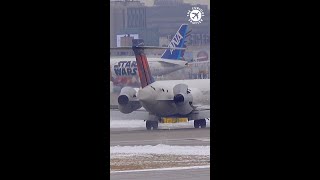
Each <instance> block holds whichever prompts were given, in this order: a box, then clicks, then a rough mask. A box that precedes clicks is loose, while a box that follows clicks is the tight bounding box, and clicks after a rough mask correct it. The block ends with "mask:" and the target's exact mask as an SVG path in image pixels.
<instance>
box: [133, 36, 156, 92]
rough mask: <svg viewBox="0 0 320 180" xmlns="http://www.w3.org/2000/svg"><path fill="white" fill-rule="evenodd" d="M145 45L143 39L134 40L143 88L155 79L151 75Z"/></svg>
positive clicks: (134, 49)
mask: <svg viewBox="0 0 320 180" xmlns="http://www.w3.org/2000/svg"><path fill="white" fill-rule="evenodd" d="M143 45H144V42H143V40H142V39H133V40H132V49H133V52H134V54H135V56H136V61H137V66H138V72H139V78H140V82H141V87H142V88H144V87H146V86H148V85H149V84H151V83H153V82H154V79H153V77H152V76H151V72H150V68H149V63H148V60H147V56H146V55H145V53H144V49H143Z"/></svg>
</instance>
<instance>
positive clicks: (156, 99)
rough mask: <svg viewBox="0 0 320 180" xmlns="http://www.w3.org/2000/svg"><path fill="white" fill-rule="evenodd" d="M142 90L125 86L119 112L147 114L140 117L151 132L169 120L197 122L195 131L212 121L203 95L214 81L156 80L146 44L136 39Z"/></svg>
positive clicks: (134, 43)
mask: <svg viewBox="0 0 320 180" xmlns="http://www.w3.org/2000/svg"><path fill="white" fill-rule="evenodd" d="M132 42H133V43H132V44H133V46H132V49H133V51H134V54H135V57H136V61H137V67H138V73H139V78H140V82H141V88H140V89H139V90H138V91H137V90H136V89H134V88H132V87H123V88H122V89H121V92H120V95H119V96H118V108H119V111H120V112H122V113H124V114H130V113H132V112H133V111H137V110H140V111H144V112H145V114H142V115H140V117H136V116H135V119H137V118H141V119H143V120H146V128H147V130H151V129H157V128H158V123H159V122H160V123H161V122H163V121H164V120H166V119H168V118H175V119H176V120H177V119H178V120H179V119H183V118H184V119H187V120H188V121H190V120H194V127H195V128H199V127H201V128H205V127H206V120H205V119H206V118H210V107H208V106H205V105H203V103H202V98H203V96H204V94H203V92H204V91H206V92H208V91H210V79H201V80H200V79H196V80H171V81H155V80H154V78H153V77H152V76H151V71H150V68H149V64H148V60H147V57H146V55H145V53H144V49H145V48H146V47H145V46H144V41H143V40H142V39H133V40H132Z"/></svg>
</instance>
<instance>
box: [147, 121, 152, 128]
mask: <svg viewBox="0 0 320 180" xmlns="http://www.w3.org/2000/svg"><path fill="white" fill-rule="evenodd" d="M151 127H152V122H151V121H147V122H146V128H147V130H151Z"/></svg>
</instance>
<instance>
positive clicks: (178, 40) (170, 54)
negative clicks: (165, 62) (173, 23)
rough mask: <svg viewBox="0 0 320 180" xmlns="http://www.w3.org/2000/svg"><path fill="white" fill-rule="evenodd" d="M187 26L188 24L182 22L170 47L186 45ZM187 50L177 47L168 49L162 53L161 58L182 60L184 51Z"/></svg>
mask: <svg viewBox="0 0 320 180" xmlns="http://www.w3.org/2000/svg"><path fill="white" fill-rule="evenodd" d="M187 28H188V24H182V25H181V26H180V28H179V30H178V31H177V33H176V34H175V35H174V36H173V38H172V40H171V41H170V43H169V46H168V47H169V48H176V47H180V48H183V47H185V40H186V36H187ZM184 51H185V50H177V49H167V50H165V51H164V53H163V54H162V56H161V58H163V59H172V60H180V59H181V58H182V57H183V53H184Z"/></svg>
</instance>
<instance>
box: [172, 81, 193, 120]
mask: <svg viewBox="0 0 320 180" xmlns="http://www.w3.org/2000/svg"><path fill="white" fill-rule="evenodd" d="M173 94H174V97H173V101H174V102H175V104H176V107H177V110H178V113H179V114H182V115H185V114H189V113H191V111H192V110H193V107H192V101H193V97H192V94H191V93H190V89H188V86H187V85H185V84H177V85H176V86H174V88H173Z"/></svg>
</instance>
